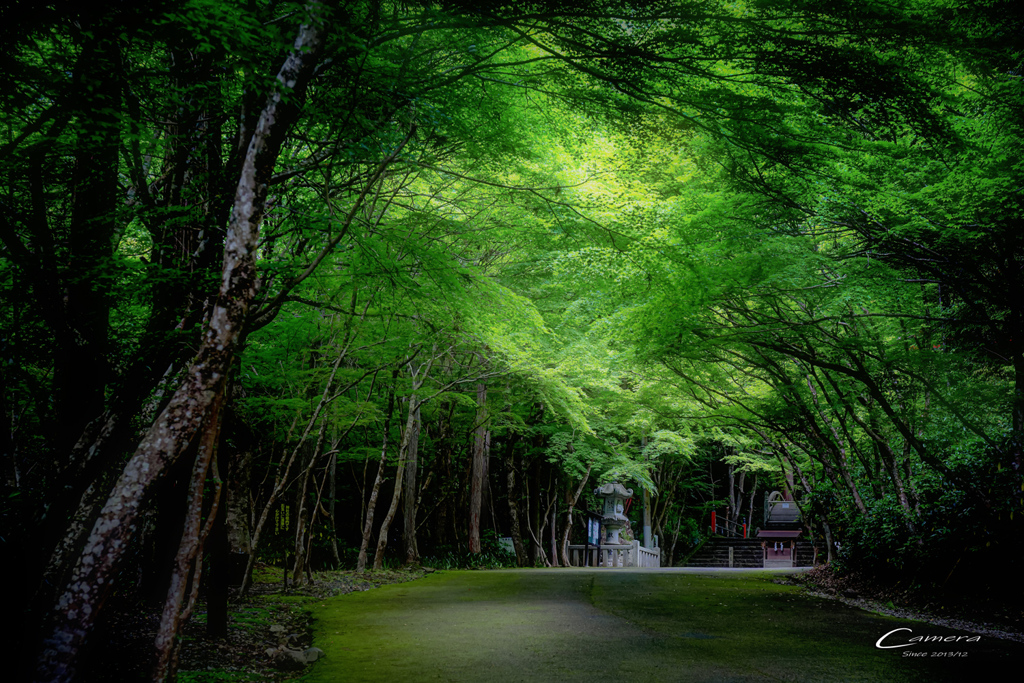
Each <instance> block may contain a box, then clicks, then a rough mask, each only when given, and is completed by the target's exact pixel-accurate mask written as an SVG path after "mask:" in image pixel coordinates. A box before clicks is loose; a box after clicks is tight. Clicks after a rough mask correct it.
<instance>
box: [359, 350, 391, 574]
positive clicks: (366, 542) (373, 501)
mask: <svg viewBox="0 0 1024 683" xmlns="http://www.w3.org/2000/svg"><path fill="white" fill-rule="evenodd" d="M398 372H399V371H398V368H395V370H394V371H393V372H392V373H391V387H390V388H389V389H388V410H387V413H386V414H385V415H384V438H383V443H382V444H381V447H380V461H379V462H378V463H377V476H376V477H374V479H373V487H372V488H371V489H370V500H369V502H368V503H367V504H366V518H365V519H364V520H363V538H362V540H361V541H360V543H359V558H358V559H357V560H356V571H357V572H363V571H366V560H367V556H366V550H367V549H368V548H369V547H370V538H371V537H372V536H373V518H374V515H375V514H376V511H377V496H379V495H380V485H381V484H382V483H383V481H384V472H385V469H386V467H387V459H388V435H389V434H390V433H391V418H392V416H393V415H394V414H395V380H396V379H398Z"/></svg>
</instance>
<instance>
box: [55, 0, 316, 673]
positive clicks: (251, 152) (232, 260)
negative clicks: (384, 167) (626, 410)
mask: <svg viewBox="0 0 1024 683" xmlns="http://www.w3.org/2000/svg"><path fill="white" fill-rule="evenodd" d="M307 9H308V10H309V11H310V14H309V16H310V17H311V21H310V23H309V24H305V25H303V26H302V28H301V29H300V31H299V36H298V38H297V39H296V41H295V46H294V49H293V50H292V51H291V53H290V54H289V55H288V57H287V59H286V60H285V63H284V65H283V66H282V68H281V70H280V72H279V73H278V81H279V82H280V83H281V84H282V85H283V86H284V87H283V88H282V89H281V90H277V91H275V92H274V93H273V94H272V95H271V96H270V98H269V101H268V102H267V104H266V106H265V107H264V109H263V112H262V114H261V116H260V121H259V124H258V128H257V131H256V133H255V134H254V136H253V139H252V142H251V143H250V145H249V149H248V153H247V156H246V161H245V164H244V166H243V170H242V177H241V179H240V180H239V182H238V187H237V192H236V194H235V203H234V210H233V212H232V216H231V221H230V223H229V225H228V231H227V238H226V240H225V247H224V267H223V277H222V280H221V288H220V292H219V294H218V297H217V301H216V303H215V304H214V307H213V310H212V311H211V315H210V319H209V323H208V325H207V328H206V331H205V333H204V335H203V343H202V346H201V347H200V350H199V353H198V354H197V356H196V360H195V362H194V363H193V364H192V366H191V368H189V371H188V373H187V374H186V377H185V379H184V380H183V382H182V384H181V386H180V388H179V389H178V390H177V391H176V392H175V393H174V395H173V397H172V398H171V400H170V402H169V404H168V405H167V407H166V408H165V409H164V410H163V411H162V412H161V414H160V416H159V417H158V418H157V420H156V422H155V423H154V424H153V426H152V427H150V429H149V431H148V432H147V434H146V436H145V437H144V438H143V440H142V442H141V443H140V444H139V447H138V448H137V449H136V451H135V453H134V455H133V456H132V457H131V458H130V459H129V461H128V463H127V464H126V465H125V468H124V471H123V473H122V474H121V477H120V479H119V480H118V482H117V484H116V486H115V488H114V490H113V492H112V494H111V496H110V497H109V498H108V500H107V503H106V505H105V506H104V507H103V510H102V511H101V513H100V516H99V519H98V520H97V521H96V524H95V525H94V526H93V530H92V533H91V534H90V536H89V539H88V540H87V541H86V546H85V549H84V550H83V551H82V553H81V555H80V556H79V560H78V563H77V565H76V567H75V571H74V575H73V576H72V578H71V581H70V583H69V585H68V588H67V589H66V590H65V592H64V594H63V595H62V596H61V598H60V600H59V602H58V606H57V609H56V614H55V615H54V617H55V618H54V620H53V622H52V623H53V626H52V631H51V632H50V634H49V636H48V637H47V638H46V640H45V642H44V645H43V651H42V653H41V656H40V658H39V661H38V667H37V669H36V672H35V679H36V680H37V681H47V682H50V681H52V682H57V681H71V680H73V679H74V678H75V676H76V674H77V666H78V660H79V656H80V653H81V649H82V647H83V645H84V644H85V642H86V640H87V639H88V637H89V636H90V634H91V633H92V631H93V629H94V627H95V624H96V620H97V619H98V618H99V615H100V610H101V608H102V606H103V604H104V602H105V600H106V598H107V596H108V595H109V593H110V591H111V589H112V588H113V586H114V584H115V583H116V578H117V574H118V572H119V570H120V567H121V561H122V559H123V557H124V554H125V552H126V551H127V549H128V547H129V545H130V540H131V537H132V535H133V533H134V531H135V526H136V522H137V520H138V517H139V513H140V510H141V507H142V503H143V500H144V499H145V497H146V495H147V494H148V493H149V491H150V490H151V489H152V486H153V484H154V483H155V482H156V481H157V480H158V479H159V477H160V475H161V474H163V472H164V471H165V470H166V469H167V467H168V466H169V465H171V464H172V463H174V462H176V461H177V460H178V458H179V457H180V456H181V454H182V453H183V452H185V451H186V449H187V448H188V446H189V444H190V443H191V442H192V441H193V439H194V438H195V436H196V434H197V433H198V432H199V431H200V428H201V425H202V424H203V422H204V420H205V419H207V416H208V413H209V411H210V409H211V407H212V406H213V405H214V404H215V403H216V402H217V401H219V400H220V398H221V397H222V396H223V392H224V390H225V383H226V378H227V375H228V373H229V372H230V371H231V367H232V362H233V358H234V352H235V344H236V342H237V341H238V337H239V335H240V334H241V333H242V330H243V328H244V326H245V319H246V315H247V313H248V309H249V304H250V303H251V302H252V300H253V297H254V295H255V263H254V254H255V250H256V245H257V241H258V235H259V227H260V223H261V221H262V218H263V210H264V207H265V203H266V193H267V182H268V180H269V178H270V174H271V172H272V171H273V167H274V163H275V161H276V160H277V156H278V153H279V151H280V148H281V144H282V143H283V141H284V137H285V134H286V133H287V132H288V130H289V129H290V128H291V125H292V124H293V122H294V121H295V119H296V117H297V115H298V105H299V104H300V103H301V101H302V96H303V94H304V92H305V88H306V84H307V83H308V81H309V79H310V77H311V76H312V74H313V70H314V68H315V66H316V62H317V59H318V55H319V52H320V47H321V45H322V42H323V36H324V33H325V31H326V27H325V26H324V25H323V24H322V23H321V20H320V5H319V3H318V2H311V3H309V4H308V5H307ZM285 89H287V90H289V91H291V92H290V93H289V96H288V97H287V99H286V98H285V97H284V94H285V93H284V90H285Z"/></svg>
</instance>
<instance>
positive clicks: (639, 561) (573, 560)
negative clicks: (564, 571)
mask: <svg viewBox="0 0 1024 683" xmlns="http://www.w3.org/2000/svg"><path fill="white" fill-rule="evenodd" d="M588 552H589V555H587V553H588ZM585 556H586V560H587V561H586V562H585V563H584V557H585ZM569 562H570V564H571V565H572V566H573V567H582V566H588V567H660V566H661V548H645V547H643V546H642V545H640V541H633V542H632V543H629V544H623V545H602V546H600V548H599V547H598V546H596V545H591V546H584V545H570V546H569Z"/></svg>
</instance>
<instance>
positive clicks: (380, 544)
mask: <svg viewBox="0 0 1024 683" xmlns="http://www.w3.org/2000/svg"><path fill="white" fill-rule="evenodd" d="M418 409H419V403H418V401H417V398H416V394H412V395H411V396H409V417H408V419H407V420H406V423H405V433H404V434H402V445H401V446H400V447H399V449H398V465H397V466H396V467H395V491H394V493H393V494H392V496H391V506H390V507H388V511H387V514H385V515H384V520H383V521H382V522H381V524H380V532H379V533H378V535H377V552H376V553H374V556H373V568H374V569H381V568H383V566H384V552H385V551H386V550H387V547H388V532H389V531H390V530H391V522H393V521H394V519H395V514H396V513H397V512H398V503H399V500H400V499H401V497H402V480H404V479H405V458H407V457H408V453H409V439H411V438H412V433H413V430H414V429H415V426H414V422H415V415H416V411H417V410H418Z"/></svg>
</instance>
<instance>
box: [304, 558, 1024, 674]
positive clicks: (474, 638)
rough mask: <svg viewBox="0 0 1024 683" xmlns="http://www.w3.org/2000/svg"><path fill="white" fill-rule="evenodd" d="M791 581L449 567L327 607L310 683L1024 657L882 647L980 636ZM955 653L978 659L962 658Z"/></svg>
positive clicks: (319, 613) (974, 664) (992, 663)
mask: <svg viewBox="0 0 1024 683" xmlns="http://www.w3.org/2000/svg"><path fill="white" fill-rule="evenodd" d="M777 577H778V575H777V574H772V573H768V572H755V573H736V572H733V573H729V572H713V571H712V572H707V573H682V572H674V571H661V572H657V571H650V572H644V571H636V570H625V571H615V570H596V571H595V570H573V569H563V570H525V571H490V572H459V571H452V572H443V573H438V574H434V575H432V576H428V577H426V578H425V579H422V580H420V581H416V582H413V583H408V584H400V585H393V586H384V587H382V588H381V589H379V590H375V591H370V592H366V593H356V594H351V595H346V596H342V597H339V598H334V599H328V600H322V601H318V602H317V603H316V605H315V606H314V608H313V609H314V616H315V618H316V619H317V623H316V627H315V628H316V640H315V645H317V646H318V647H320V648H321V649H323V650H324V651H325V652H326V653H327V658H326V659H325V660H323V661H321V662H318V663H317V664H316V665H315V666H314V668H313V670H312V672H311V673H309V674H307V675H306V676H305V677H303V679H302V680H303V681H306V682H307V683H319V682H322V681H331V682H334V681H433V680H441V681H458V682H460V683H461V682H472V681H487V682H488V683H498V682H501V681H534V680H538V681H539V680H544V681H548V680H550V681H591V680H605V679H607V680H625V679H626V678H627V677H628V678H629V679H632V680H644V681H676V680H678V681H765V680H776V681H808V682H818V681H946V680H962V679H963V677H964V676H965V675H970V676H971V677H975V676H979V675H984V674H986V673H989V672H995V671H1000V670H1005V667H1006V665H1007V664H1011V665H1012V663H1013V660H1014V659H1015V658H1021V657H1024V646H1021V645H1020V644H1018V643H1013V642H1008V641H998V640H995V639H992V638H986V637H983V638H982V640H981V642H976V643H960V644H957V645H954V644H951V643H942V644H939V645H934V644H929V646H926V645H919V646H916V647H910V648H901V649H893V650H881V649H878V648H876V647H875V642H876V641H877V640H878V639H879V638H880V637H881V636H882V635H883V634H885V633H887V632H889V631H891V630H892V629H896V628H901V627H905V628H910V629H912V630H913V633H914V634H916V635H926V634H929V635H930V634H938V633H941V634H943V635H970V634H966V633H964V632H957V631H952V630H949V629H940V628H937V627H934V626H930V625H927V624H923V623H919V622H907V621H902V620H898V619H893V618H888V617H882V616H878V615H874V614H870V613H868V612H864V611H862V610H858V609H853V608H850V607H847V606H845V605H841V604H837V603H835V602H831V601H827V600H823V599H820V598H814V597H810V596H807V595H805V594H804V593H803V592H802V591H801V590H800V588H798V587H796V586H791V585H780V584H778V583H776V582H775V581H774V580H775V579H776V578H777ZM902 633H906V632H902ZM906 635H907V636H908V637H909V636H910V634H906ZM907 651H910V652H914V653H923V654H924V655H926V656H921V657H908V656H906V655H904V652H907ZM932 651H934V652H936V653H937V652H944V653H946V654H944V655H943V656H932ZM951 652H967V653H968V654H967V657H966V658H959V657H958V658H956V659H950V658H949V654H948V653H951Z"/></svg>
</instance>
